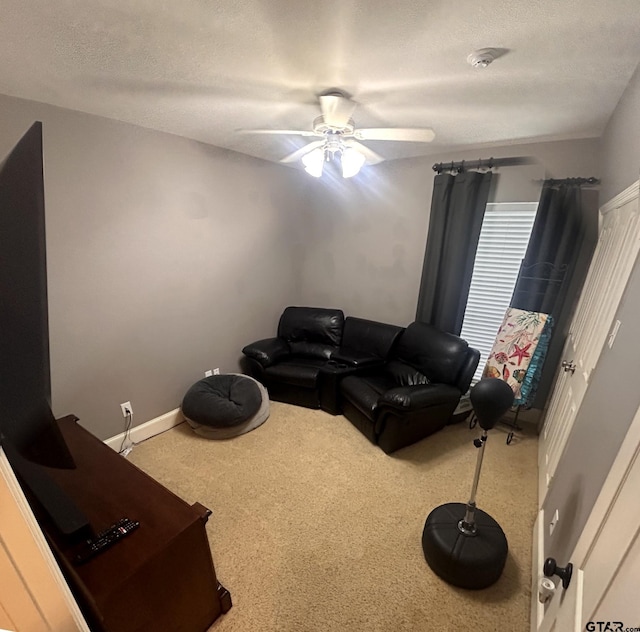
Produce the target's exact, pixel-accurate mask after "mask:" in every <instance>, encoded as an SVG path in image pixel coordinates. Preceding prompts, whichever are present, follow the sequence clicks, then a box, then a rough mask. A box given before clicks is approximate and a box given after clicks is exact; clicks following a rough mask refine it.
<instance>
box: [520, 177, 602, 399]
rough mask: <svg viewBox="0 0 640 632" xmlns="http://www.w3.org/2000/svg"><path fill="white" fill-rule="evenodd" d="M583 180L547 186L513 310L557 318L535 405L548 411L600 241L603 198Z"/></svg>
mask: <svg viewBox="0 0 640 632" xmlns="http://www.w3.org/2000/svg"><path fill="white" fill-rule="evenodd" d="M581 182H582V181H581V180H580V179H575V180H571V179H569V180H561V181H554V180H547V181H545V182H544V184H543V187H542V193H541V195H540V202H539V204H538V212H537V214H536V219H535V223H534V225H533V230H532V232H531V238H530V240H529V245H528V247H527V252H526V254H525V257H524V259H523V261H522V266H521V268H520V274H519V276H518V280H517V281H516V286H515V289H514V292H513V298H512V299H511V307H516V308H519V309H525V310H529V311H533V312H543V313H545V314H551V315H552V316H553V323H554V324H553V333H552V337H551V341H550V344H549V349H548V351H547V356H546V359H545V365H544V369H543V372H542V375H541V378H540V384H539V386H538V390H537V394H536V397H535V400H534V402H533V403H532V405H533V406H534V407H535V408H544V405H545V403H546V399H547V397H548V395H549V392H550V390H551V387H552V385H553V378H554V376H555V371H556V368H557V366H558V363H559V361H560V358H561V356H562V350H563V348H564V344H565V342H566V339H567V335H568V333H569V325H570V324H571V319H572V317H573V313H574V311H575V308H576V304H577V302H578V298H579V296H580V291H581V290H582V286H583V284H584V281H585V278H586V275H587V272H588V270H589V264H590V263H591V257H592V255H593V251H594V249H595V246H596V243H597V241H598V193H597V191H595V190H592V189H591V190H589V189H586V190H585V189H584V186H583V184H582V183H581Z"/></svg>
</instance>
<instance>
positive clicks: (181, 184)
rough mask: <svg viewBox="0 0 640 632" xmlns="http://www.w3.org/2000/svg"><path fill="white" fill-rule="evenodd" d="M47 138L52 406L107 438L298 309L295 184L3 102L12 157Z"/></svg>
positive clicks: (285, 172)
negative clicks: (127, 411)
mask: <svg viewBox="0 0 640 632" xmlns="http://www.w3.org/2000/svg"><path fill="white" fill-rule="evenodd" d="M34 120H41V121H42V122H43V129H44V159H45V206H46V217H47V249H48V276H49V315H50V346H51V365H52V390H53V408H54V413H55V414H56V415H57V416H61V415H64V414H68V413H75V414H76V415H78V416H79V417H80V420H81V423H82V424H83V425H84V426H86V427H87V428H89V429H90V430H91V431H92V432H93V433H94V434H96V435H97V436H98V437H100V438H106V437H109V436H113V435H115V434H117V433H119V432H121V431H122V430H123V428H124V420H123V418H122V414H121V411H120V406H119V404H120V403H121V402H125V401H127V400H130V401H131V403H132V406H133V409H134V423H141V422H144V421H147V420H149V419H152V418H154V417H156V416H158V415H161V414H164V413H166V412H168V411H170V410H172V409H174V408H176V407H177V406H179V404H180V401H181V399H182V396H183V395H184V392H185V391H186V389H187V388H188V386H190V385H191V384H192V383H193V382H194V381H196V380H197V379H199V378H201V377H203V375H204V371H205V370H206V369H213V368H215V367H220V368H221V370H223V371H234V370H238V359H239V356H240V349H241V348H242V346H244V345H245V344H247V342H249V341H251V340H255V339H256V338H261V337H266V336H268V335H272V332H273V331H274V328H275V323H276V322H277V317H278V316H279V314H280V312H281V311H282V308H283V306H285V305H286V304H289V303H290V302H292V301H293V300H294V297H295V294H296V292H297V288H298V287H299V285H298V279H297V276H296V273H295V270H296V266H295V260H294V253H295V251H294V248H293V246H292V244H295V241H296V240H295V239H294V235H296V234H298V229H297V227H296V223H295V222H296V217H297V215H296V212H295V211H296V209H297V205H296V204H295V199H297V195H296V182H297V178H298V176H299V174H298V173H296V172H294V171H292V170H289V169H286V168H283V167H280V166H277V165H272V164H270V163H267V162H264V161H260V160H257V159H254V158H249V157H246V156H242V155H240V154H235V153H232V152H227V151H223V150H220V149H216V148H213V147H210V146H207V145H203V144H201V143H197V142H194V141H190V140H186V139H184V138H180V137H177V136H171V135H168V134H163V133H159V132H152V131H149V130H146V129H142V128H139V127H135V126H132V125H127V124H123V123H119V122H115V121H110V120H107V119H104V118H100V117H96V116H91V115H86V114H80V113H77V112H73V111H70V110H64V109H60V108H55V107H51V106H47V105H42V104H36V103H33V102H29V101H24V100H19V99H14V98H10V97H4V96H0V156H4V155H5V154H6V153H7V152H8V151H9V150H10V149H11V148H12V147H13V145H14V144H15V143H16V141H17V140H18V139H19V138H20V137H21V136H22V134H23V133H24V132H25V131H26V130H27V129H28V127H29V126H30V125H31V124H32V123H33V121H34Z"/></svg>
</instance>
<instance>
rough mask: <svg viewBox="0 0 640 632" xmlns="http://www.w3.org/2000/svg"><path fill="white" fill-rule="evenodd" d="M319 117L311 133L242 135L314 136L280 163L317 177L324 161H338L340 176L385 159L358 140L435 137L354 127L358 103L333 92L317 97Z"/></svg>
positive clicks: (405, 129) (417, 130)
mask: <svg viewBox="0 0 640 632" xmlns="http://www.w3.org/2000/svg"><path fill="white" fill-rule="evenodd" d="M319 102H320V111H321V115H320V116H318V117H317V118H316V119H315V120H314V121H313V124H312V128H311V129H310V130H290V129H244V130H238V131H239V132H241V133H244V134H290V135H296V136H306V137H316V138H321V139H322V140H315V141H313V142H311V143H308V144H307V145H305V146H304V147H301V148H300V149H297V150H296V151H294V152H293V153H291V154H289V155H288V156H285V157H284V158H282V159H281V160H280V162H285V163H288V162H295V161H296V160H299V159H301V160H302V164H303V165H304V167H305V171H306V172H307V173H309V174H311V175H312V176H315V177H316V178H319V177H320V176H321V175H322V171H323V168H324V165H325V163H326V162H330V161H332V160H339V161H340V164H341V167H342V176H343V177H344V178H350V177H352V176H355V175H356V174H357V173H358V172H359V171H360V169H361V168H362V166H363V165H364V164H365V162H366V163H368V164H372V165H373V164H376V163H378V162H382V161H383V160H384V158H383V157H382V156H380V155H379V154H377V153H376V152H375V151H373V150H372V149H369V147H367V146H366V145H363V144H362V143H361V142H360V141H367V140H375V141H380V140H382V141H401V142H402V141H408V142H414V143H416V142H417V143H428V142H431V141H432V140H433V138H434V136H435V135H434V133H433V130H432V129H429V128H409V127H373V128H359V127H356V125H355V123H354V121H353V119H352V118H351V116H352V114H353V112H354V111H355V109H356V106H357V104H356V103H355V102H354V101H352V100H351V99H349V98H348V97H347V96H345V95H344V94H343V93H342V92H339V91H337V90H332V91H330V92H328V93H326V94H322V95H320V96H319Z"/></svg>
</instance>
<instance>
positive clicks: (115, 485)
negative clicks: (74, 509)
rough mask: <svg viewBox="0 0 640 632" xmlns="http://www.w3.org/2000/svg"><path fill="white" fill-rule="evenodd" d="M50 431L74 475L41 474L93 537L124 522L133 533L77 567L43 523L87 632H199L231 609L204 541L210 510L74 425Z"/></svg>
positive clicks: (72, 420) (71, 420)
mask: <svg viewBox="0 0 640 632" xmlns="http://www.w3.org/2000/svg"><path fill="white" fill-rule="evenodd" d="M77 421H78V420H77V418H76V417H75V416H73V415H70V416H68V417H64V418H62V419H60V420H58V425H59V427H60V430H61V431H62V434H63V435H64V438H65V440H66V441H67V444H68V446H69V448H70V451H71V453H72V454H73V457H74V459H75V461H76V465H77V468H76V469H74V470H57V469H50V468H48V473H49V474H50V476H51V478H53V479H54V481H55V483H56V484H57V485H58V486H59V487H60V488H62V490H63V491H64V492H66V493H67V494H68V495H69V496H70V497H71V498H72V499H73V500H74V502H75V503H76V504H77V505H78V507H79V508H80V509H81V510H82V511H83V512H84V513H85V514H86V516H87V518H88V519H89V522H90V523H91V526H92V527H93V528H94V529H95V530H96V531H97V532H99V531H101V530H103V529H106V528H107V527H109V526H110V525H112V524H114V523H116V522H117V521H118V520H120V519H121V518H124V517H128V518H131V519H133V520H137V521H139V522H140V526H139V527H138V528H137V529H136V530H135V531H133V532H131V533H130V534H129V535H127V536H126V537H124V538H122V539H121V540H119V541H118V542H116V543H115V544H114V545H113V546H111V547H110V548H109V549H106V550H104V551H103V552H101V553H100V554H99V555H97V556H96V557H94V558H92V559H90V560H89V561H87V562H86V563H84V564H80V565H77V564H75V563H74V562H73V555H74V552H75V550H76V547H75V545H73V544H70V543H69V542H68V541H65V540H64V539H63V538H62V537H61V536H60V535H59V534H58V533H56V532H55V530H54V529H52V528H47V525H46V521H44V522H43V530H44V532H45V534H46V535H47V537H48V539H49V541H50V542H51V545H52V548H53V550H54V553H55V554H56V557H57V558H58V560H59V563H60V565H61V568H62V570H63V572H64V574H65V576H66V578H67V581H68V582H69V585H70V587H71V589H72V591H73V592H74V594H75V596H76V599H77V600H78V603H79V605H80V607H81V609H82V611H83V613H84V615H85V617H86V618H87V621H88V623H89V625H90V627H91V629H92V630H95V631H98V632H151V631H153V632H165V631H166V632H205V630H207V629H208V627H209V626H210V625H211V624H212V623H213V622H214V621H215V619H216V618H217V617H218V616H219V615H220V614H221V613H224V612H227V610H229V608H230V607H231V596H230V595H229V593H228V592H227V591H226V589H225V588H224V587H223V586H222V585H221V584H220V583H219V582H218V580H217V578H216V574H215V569H214V566H213V560H212V558H211V550H210V547H209V543H208V541H207V534H206V530H205V523H206V521H207V518H208V517H209V515H210V513H211V512H210V511H209V510H208V509H206V508H205V507H203V506H202V505H200V504H199V503H196V504H194V505H189V504H187V503H186V502H184V501H183V500H182V499H181V498H179V497H178V496H176V495H175V494H173V493H172V492H170V491H169V490H168V489H166V488H165V487H163V486H162V485H160V484H159V483H158V482H157V481H155V480H154V479H153V478H151V477H150V476H148V475H147V474H145V473H144V472H142V471H141V470H139V469H138V468H137V467H136V466H134V465H133V464H131V463H129V462H128V461H127V460H126V459H124V458H123V457H121V456H120V455H118V454H117V453H116V452H114V451H113V450H112V449H111V448H109V447H107V446H106V445H105V444H104V443H102V442H101V441H100V440H99V439H97V438H96V437H94V436H93V435H92V434H91V433H89V432H88V431H87V430H85V429H84V428H82V427H81V426H79V425H78V424H77Z"/></svg>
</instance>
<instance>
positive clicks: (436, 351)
mask: <svg viewBox="0 0 640 632" xmlns="http://www.w3.org/2000/svg"><path fill="white" fill-rule="evenodd" d="M392 356H393V358H394V359H397V360H400V361H402V362H404V363H406V364H409V365H410V366H412V367H414V368H415V369H417V370H418V371H420V372H421V373H422V374H424V375H425V376H426V377H427V379H428V380H429V381H430V382H434V383H440V384H450V385H452V386H456V387H458V388H459V389H460V390H461V392H463V393H464V392H466V391H467V389H468V388H469V385H470V383H471V378H472V377H473V374H474V372H475V370H476V367H477V366H478V362H479V360H480V353H479V352H478V351H477V350H476V349H473V348H471V347H469V345H468V344H467V342H466V340H463V339H462V338H460V337H459V336H456V335H454V334H450V333H447V332H444V331H441V330H440V329H437V328H436V327H433V326H432V325H429V324H427V323H419V322H414V323H411V324H410V325H409V326H408V327H407V328H406V329H405V330H404V331H403V332H402V334H401V335H400V337H399V338H398V341H397V343H396V345H395V346H394V348H393V350H392Z"/></svg>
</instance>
